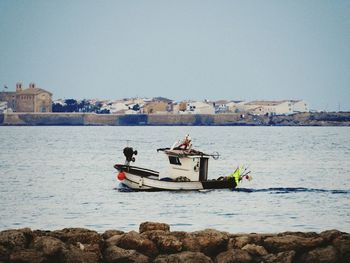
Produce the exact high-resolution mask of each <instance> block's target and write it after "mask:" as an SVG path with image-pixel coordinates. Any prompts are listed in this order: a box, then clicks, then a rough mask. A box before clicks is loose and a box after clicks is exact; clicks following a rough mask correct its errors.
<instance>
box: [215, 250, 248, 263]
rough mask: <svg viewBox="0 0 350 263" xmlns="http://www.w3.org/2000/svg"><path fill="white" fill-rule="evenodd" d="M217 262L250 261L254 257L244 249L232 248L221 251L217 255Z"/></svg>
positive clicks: (246, 262)
mask: <svg viewBox="0 0 350 263" xmlns="http://www.w3.org/2000/svg"><path fill="white" fill-rule="evenodd" d="M216 262H217V263H249V262H253V258H252V256H251V255H249V253H248V252H247V251H245V250H242V249H230V250H228V251H225V252H222V253H220V254H219V255H218V256H217V257H216Z"/></svg>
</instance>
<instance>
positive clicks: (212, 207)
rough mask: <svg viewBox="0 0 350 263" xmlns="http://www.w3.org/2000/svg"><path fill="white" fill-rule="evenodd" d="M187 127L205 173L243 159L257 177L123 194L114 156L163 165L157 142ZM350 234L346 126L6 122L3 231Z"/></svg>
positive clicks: (225, 170) (1, 141) (0, 187)
mask: <svg viewBox="0 0 350 263" xmlns="http://www.w3.org/2000/svg"><path fill="white" fill-rule="evenodd" d="M186 134H190V136H191V137H192V140H193V145H194V147H195V148H198V149H200V150H202V151H204V152H207V153H214V152H219V154H220V158H219V159H218V160H213V159H210V161H209V178H218V177H220V176H226V175H229V174H230V173H231V172H232V171H233V170H234V169H235V168H236V167H237V165H245V166H248V167H249V170H251V172H252V177H253V180H252V181H250V182H248V181H247V180H244V181H243V182H242V184H241V185H240V186H239V188H238V189H236V190H234V191H232V190H212V191H207V192H199V191H193V192H123V191H120V190H119V182H118V181H117V180H116V170H115V169H114V168H113V165H114V164H115V163H123V162H124V156H123V153H122V150H123V148H124V147H125V146H131V147H134V149H137V150H138V155H137V156H136V162H135V165H137V166H140V167H146V168H150V169H153V170H159V171H161V172H166V167H167V159H166V158H165V155H164V153H161V152H160V153H157V151H156V149H157V148H163V147H170V146H171V145H172V144H173V143H174V141H176V140H178V139H181V138H182V137H184V136H185V135H186ZM144 221H157V222H165V223H168V224H170V225H171V229H172V230H185V231H195V230H200V229H205V228H215V229H218V230H222V231H228V232H232V233H236V232H265V233H266V232H280V231H316V232H320V231H323V230H326V229H334V228H335V229H339V230H341V231H346V232H350V128H349V127H193V126H181V127H146V126H142V127H138V126H133V127H87V126H84V127H81V126H80V127H77V126H70V127H67V126H59V127H53V126H52V127H0V230H4V229H9V228H21V227H30V228H32V229H48V230H54V229H61V228H64V227H85V228H90V229H94V230H97V231H99V232H102V231H104V230H107V229H119V230H124V231H130V230H138V226H139V224H140V223H141V222H144Z"/></svg>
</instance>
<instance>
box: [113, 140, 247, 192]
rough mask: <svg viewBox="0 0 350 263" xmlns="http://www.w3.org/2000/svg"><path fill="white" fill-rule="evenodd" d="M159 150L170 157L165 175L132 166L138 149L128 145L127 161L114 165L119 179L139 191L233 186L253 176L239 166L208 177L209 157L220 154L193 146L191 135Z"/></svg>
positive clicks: (227, 187) (125, 152) (230, 187)
mask: <svg viewBox="0 0 350 263" xmlns="http://www.w3.org/2000/svg"><path fill="white" fill-rule="evenodd" d="M157 152H163V153H164V154H165V155H166V156H167V159H168V161H169V163H168V168H169V169H168V172H167V173H166V174H161V173H159V172H158V171H154V170H150V169H147V168H142V167H137V166H132V165H130V163H131V162H135V157H134V155H137V151H134V149H133V148H132V147H126V148H124V150H123V153H124V155H125V157H126V161H125V164H116V165H114V168H116V169H117V170H118V171H119V173H118V175H117V178H118V179H119V180H120V181H121V183H122V184H123V185H124V186H127V187H128V188H131V189H133V190H138V191H162V190H170V191H184V190H188V191H193V190H204V189H234V188H235V187H237V185H238V183H239V182H240V181H241V180H242V179H243V178H246V179H250V178H251V177H250V176H249V175H248V174H249V173H250V172H247V173H244V172H243V173H242V171H241V169H240V168H237V169H236V170H235V171H234V172H233V173H232V174H231V175H229V176H226V177H219V178H218V179H213V180H208V164H209V159H210V157H213V158H214V159H218V158H219V154H218V153H215V154H207V153H204V152H202V151H198V150H195V149H192V142H191V138H190V137H189V135H187V136H186V137H185V138H184V140H182V141H178V142H176V143H174V144H173V145H172V147H170V148H161V149H157Z"/></svg>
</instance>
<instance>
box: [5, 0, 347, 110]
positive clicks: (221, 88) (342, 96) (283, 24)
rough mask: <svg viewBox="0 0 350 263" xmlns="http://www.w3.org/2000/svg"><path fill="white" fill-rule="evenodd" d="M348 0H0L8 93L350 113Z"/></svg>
mask: <svg viewBox="0 0 350 263" xmlns="http://www.w3.org/2000/svg"><path fill="white" fill-rule="evenodd" d="M349 14H350V2H348V1H333V2H327V1H308V2H303V1H288V2H287V1H284V2H278V1H265V2H258V1H249V2H246V1H234V2H231V1H220V2H214V1H177V2H170V1H133V2H128V1H103V2H95V1H73V2H71V1H51V2H47V1H41V0H40V1H39V0H38V1H7V0H4V1H1V2H0V36H1V39H2V41H1V44H0V61H1V62H0V85H1V86H0V89H2V88H3V86H5V85H6V86H7V87H8V88H9V89H13V88H14V87H15V83H16V82H17V81H22V82H23V83H25V84H27V83H29V82H32V81H34V82H35V83H37V84H38V86H39V87H42V88H44V89H47V90H50V91H52V93H53V94H54V98H55V99H57V98H77V99H84V98H101V99H103V98H105V99H116V98H123V97H156V96H163V97H170V98H173V99H175V100H183V99H194V100H204V99H210V100H218V99H229V100H231V99H232V100H247V101H248V100H255V99H262V100H281V99H303V100H305V101H307V102H308V103H309V104H310V109H316V110H327V111H338V110H343V111H349V110H350V103H349V101H350V89H349V83H350V74H349V72H350V15H349Z"/></svg>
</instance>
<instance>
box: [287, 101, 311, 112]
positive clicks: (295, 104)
mask: <svg viewBox="0 0 350 263" xmlns="http://www.w3.org/2000/svg"><path fill="white" fill-rule="evenodd" d="M291 103H292V110H293V113H298V112H309V107H308V105H307V103H306V102H305V101H303V100H291Z"/></svg>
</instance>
